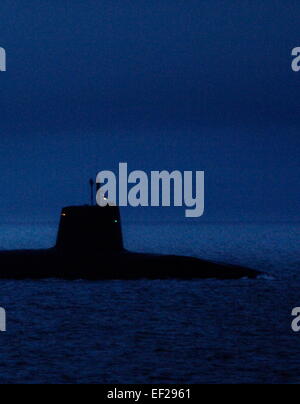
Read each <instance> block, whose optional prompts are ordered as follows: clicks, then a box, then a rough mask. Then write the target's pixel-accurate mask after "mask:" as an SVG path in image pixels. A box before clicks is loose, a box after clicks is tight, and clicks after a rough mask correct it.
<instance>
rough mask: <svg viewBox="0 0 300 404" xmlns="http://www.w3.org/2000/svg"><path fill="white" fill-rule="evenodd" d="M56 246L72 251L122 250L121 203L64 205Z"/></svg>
mask: <svg viewBox="0 0 300 404" xmlns="http://www.w3.org/2000/svg"><path fill="white" fill-rule="evenodd" d="M55 248H56V249H58V250H60V251H61V252H66V253H72V254H80V253H86V252H88V253H94V254H97V253H98V252H100V253H103V252H116V251H122V250H123V237H122V228H121V220H120V210H119V207H118V206H105V207H100V206H69V207H66V208H63V209H62V212H61V218H60V224H59V230H58V236H57V242H56V246H55Z"/></svg>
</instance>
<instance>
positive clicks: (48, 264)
mask: <svg viewBox="0 0 300 404" xmlns="http://www.w3.org/2000/svg"><path fill="white" fill-rule="evenodd" d="M260 274H261V272H259V271H256V270H253V269H248V268H243V267H240V266H233V265H226V264H221V263H216V262H211V261H206V260H202V259H198V258H193V257H186V256H176V255H161V254H144V253H137V252H131V251H128V250H126V249H125V248H124V244H123V236H122V226H121V217H120V210H119V207H118V206H109V205H107V206H105V207H100V206H90V205H86V206H69V207H66V208H63V209H62V212H61V217H60V223H59V230H58V235H57V241H56V244H55V246H54V247H52V248H49V249H39V250H16V251H1V252H0V279H47V278H60V279H67V280H78V279H86V280H113V279H114V280H123V279H124V280H131V279H143V278H144V279H171V278H176V279H207V278H215V279H222V280H225V279H240V278H252V279H253V278H257V277H258V276H259V275H260Z"/></svg>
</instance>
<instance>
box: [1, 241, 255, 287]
mask: <svg viewBox="0 0 300 404" xmlns="http://www.w3.org/2000/svg"><path fill="white" fill-rule="evenodd" d="M260 274H261V272H259V271H256V270H253V269H248V268H243V267H239V266H231V265H225V264H219V263H215V262H211V261H205V260H201V259H198V258H193V257H183V256H175V255H156V254H141V253H133V252H129V251H126V250H123V251H121V252H114V253H112V252H108V253H107V254H104V253H99V254H84V255H81V254H78V253H75V252H74V253H73V254H70V253H68V254H66V253H63V252H61V251H60V250H59V249H56V248H51V249H47V250H25V251H22V250H21V251H5V252H0V279H47V278H60V279H70V280H74V279H88V280H105V279H107V280H109V279H120V280H121V279H124V280H128V279H171V278H177V279H208V278H214V279H240V278H257V277H258V276H259V275H260Z"/></svg>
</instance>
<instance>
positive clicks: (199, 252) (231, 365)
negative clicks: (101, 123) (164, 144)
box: [0, 224, 300, 383]
mask: <svg viewBox="0 0 300 404" xmlns="http://www.w3.org/2000/svg"><path fill="white" fill-rule="evenodd" d="M299 230H300V226H299V225H292V224H281V225H273V224H255V225H254V224H252V225H249V224H233V225H228V224H204V225H203V224H201V225H186V224H172V225H133V224H131V225H128V224H127V225H125V226H124V233H125V241H126V247H127V248H130V249H132V250H136V251H149V252H161V253H177V254H185V255H194V256H197V257H203V258H208V259H213V260H217V261H223V262H229V263H237V264H242V265H246V266H249V267H253V268H256V269H260V270H263V271H265V272H266V274H268V276H265V277H263V278H261V279H258V280H248V279H243V280H238V281H217V280H213V279H212V280H204V281H203V280H199V281H178V280H168V281H165V280H164V281H147V280H141V281H100V282H87V281H80V280H79V281H75V282H74V281H61V280H43V281H3V280H0V306H2V307H4V308H5V309H6V310H7V332H6V333H0V358H1V360H0V383H299V382H300V333H299V334H295V333H293V332H292V330H291V320H292V317H291V311H292V308H293V307H296V306H300V256H299V245H300V231H299ZM55 234H56V227H55V226H52V225H31V226H29V225H12V224H10V225H2V226H0V249H6V248H8V249H11V248H38V247H48V246H51V245H52V244H53V243H54V240H55Z"/></svg>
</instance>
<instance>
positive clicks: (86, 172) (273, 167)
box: [0, 0, 300, 221]
mask: <svg viewBox="0 0 300 404" xmlns="http://www.w3.org/2000/svg"><path fill="white" fill-rule="evenodd" d="M299 15H300V3H299V1H296V0H289V1H286V0H280V1H279V0H272V1H268V0H264V1H261V0H260V1H258V0H251V1H250V0H248V1H247V0H243V2H241V1H237V0H231V1H230V2H228V1H218V0H211V1H201V0H197V1H195V0H189V1H186V2H184V1H179V0H151V1H149V0H139V1H128V0H113V1H112V0H97V1H96V0H94V1H92V0H81V1H78V0H72V1H67V0H64V1H63V0H59V1H58V0H49V1H48V0H43V1H36V0H34V1H33V0H27V1H26V2H25V1H21V0H2V1H1V5H0V18H1V19H0V21H1V22H0V46H2V47H4V48H6V51H7V57H8V60H7V69H8V71H7V72H6V73H0V111H1V112H0V113H1V116H0V117H1V121H0V170H1V171H0V172H1V175H0V186H1V195H0V221H4V220H5V219H6V216H7V217H9V218H12V217H16V218H20V219H23V220H25V221H26V220H28V221H29V220H31V219H32V218H36V219H40V218H41V219H53V218H54V219H56V217H57V214H58V211H59V209H60V207H61V206H62V205H65V204H72V203H75V204H77V203H85V202H87V201H88V188H87V180H88V178H89V177H90V176H92V175H96V173H97V172H98V171H100V170H102V169H114V170H116V169H117V165H118V163H119V162H120V161H126V162H128V163H129V169H130V168H132V169H141V170H151V169H153V170H155V169H168V170H173V169H180V170H185V169H187V170H189V169H192V170H205V171H206V214H205V216H204V217H203V218H201V219H198V220H200V221H201V220H216V219H217V220H254V221H255V220H281V221H284V220H299V219H300V214H299V196H300V195H299V177H300V176H299V175H300V168H299V167H300V165H299V153H300V134H299V129H300V114H299V112H300V111H299V95H300V73H298V74H297V73H294V72H292V70H291V56H290V54H291V50H292V48H294V47H295V46H300V29H299ZM143 214H145V215H146V218H147V219H150V220H151V219H152V218H153V219H157V218H158V219H159V218H162V217H164V218H165V219H172V220H175V219H178V220H181V219H183V217H184V210H183V209H176V210H174V211H173V210H172V209H171V210H168V209H167V210H163V211H161V210H159V209H158V210H157V209H153V210H152V209H149V210H146V212H143ZM126 215H129V216H130V215H131V218H132V217H133V215H136V216H137V217H138V218H140V217H141V212H140V211H136V210H134V212H133V213H132V212H131V213H126V212H125V216H126ZM129 216H128V217H129Z"/></svg>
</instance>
